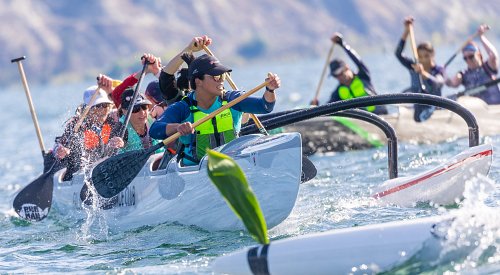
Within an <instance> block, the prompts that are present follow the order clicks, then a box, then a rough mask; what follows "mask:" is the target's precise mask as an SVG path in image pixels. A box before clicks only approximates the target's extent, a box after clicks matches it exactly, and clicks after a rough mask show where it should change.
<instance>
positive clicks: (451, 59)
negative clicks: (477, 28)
mask: <svg viewBox="0 0 500 275" xmlns="http://www.w3.org/2000/svg"><path fill="white" fill-rule="evenodd" d="M486 29H487V30H489V29H490V27H489V26H488V27H487V28H486ZM478 35H479V33H477V32H476V33H475V34H473V35H471V36H469V38H467V40H465V42H464V43H463V44H462V46H460V48H458V49H457V50H456V51H455V52H454V53H453V55H452V56H451V57H450V58H449V59H448V61H446V63H444V68H446V67H448V65H450V63H451V62H452V61H453V59H455V57H457V55H458V54H459V53H460V52H461V51H462V49H463V48H464V47H465V46H467V44H469V43H470V42H471V41H472V40H474V38H476V37H477V36H478Z"/></svg>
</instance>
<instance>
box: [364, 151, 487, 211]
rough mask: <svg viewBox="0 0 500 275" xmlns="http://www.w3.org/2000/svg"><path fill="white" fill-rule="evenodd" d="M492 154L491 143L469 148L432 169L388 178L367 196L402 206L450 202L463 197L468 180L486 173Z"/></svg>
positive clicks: (445, 203)
mask: <svg viewBox="0 0 500 275" xmlns="http://www.w3.org/2000/svg"><path fill="white" fill-rule="evenodd" d="M492 156H493V149H492V146H491V144H483V145H478V146H474V147H470V148H469V149H467V150H465V151H463V152H461V153H460V154H458V155H456V156H454V157H452V158H451V159H449V160H447V161H446V162H445V163H443V164H441V165H438V166H436V167H434V168H433V169H430V170H427V171H425V172H422V173H420V174H417V175H413V176H406V177H399V178H394V179H390V180H388V181H386V182H384V183H383V184H382V185H380V186H379V187H377V188H375V189H374V190H373V193H372V195H371V196H372V197H373V198H375V199H377V200H378V201H379V202H380V203H384V204H394V205H399V206H403V207H411V206H414V205H415V204H417V203H419V202H432V203H435V204H439V205H450V204H453V203H456V202H458V201H460V200H461V199H463V194H464V191H465V184H466V182H467V181H468V180H471V179H473V178H475V177H477V176H478V175H483V176H487V175H488V172H489V170H490V167H491V162H492Z"/></svg>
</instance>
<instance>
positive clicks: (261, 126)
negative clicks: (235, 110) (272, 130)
mask: <svg viewBox="0 0 500 275" xmlns="http://www.w3.org/2000/svg"><path fill="white" fill-rule="evenodd" d="M203 49H204V50H205V52H206V53H207V54H208V55H210V56H214V57H215V55H214V54H213V52H212V51H211V50H210V49H209V48H208V47H207V46H205V45H203ZM226 76H227V77H226V79H227V82H228V83H229V86H231V88H232V89H233V90H234V91H238V90H239V89H238V87H237V86H236V84H235V83H234V82H233V80H232V79H231V76H230V75H229V74H226ZM249 115H250V117H251V118H252V120H253V122H254V123H255V126H257V128H258V129H259V131H260V133H261V134H263V135H266V136H268V135H269V133H268V132H267V131H266V128H264V125H262V123H261V122H260V120H259V118H258V117H257V116H256V115H255V114H249Z"/></svg>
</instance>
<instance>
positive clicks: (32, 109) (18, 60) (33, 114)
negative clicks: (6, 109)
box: [10, 56, 46, 157]
mask: <svg viewBox="0 0 500 275" xmlns="http://www.w3.org/2000/svg"><path fill="white" fill-rule="evenodd" d="M24 59H26V56H21V57H18V58H14V59H12V60H11V61H10V62H12V63H14V62H15V63H17V67H18V69H19V74H20V75H21V80H22V82H23V87H24V92H25V94H26V98H27V99H28V106H29V108H30V113H31V119H32V120H33V124H34V125H35V131H36V136H37V137H38V144H39V145H40V149H41V150H42V156H43V157H45V155H46V151H45V145H44V143H43V137H42V132H41V131H40V126H39V125H38V119H37V116H36V112H35V107H34V106H33V101H32V100H31V93H30V89H29V87H28V81H27V80H26V75H25V74H24V68H23V63H22V62H21V61H22V60H24Z"/></svg>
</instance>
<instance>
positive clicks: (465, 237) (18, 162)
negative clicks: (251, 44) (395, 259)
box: [0, 53, 500, 274]
mask: <svg viewBox="0 0 500 275" xmlns="http://www.w3.org/2000/svg"><path fill="white" fill-rule="evenodd" d="M388 55H392V54H391V53H387V54H385V55H378V56H373V57H369V58H367V62H368V63H369V64H373V65H372V67H373V69H372V71H373V74H374V76H373V77H374V79H376V81H375V84H376V86H377V87H378V88H379V90H380V91H381V92H382V93H387V92H398V91H401V90H403V89H404V88H405V85H406V83H408V75H406V72H404V73H402V70H401V67H400V65H399V64H397V63H396V61H392V58H388V57H387V56H388ZM442 59H443V58H442ZM28 64H29V63H28ZM28 64H26V65H25V66H29V65H28ZM322 64H323V60H308V61H300V63H297V62H294V63H291V62H290V63H282V64H271V65H268V64H265V65H263V64H260V65H251V66H246V67H241V68H235V70H234V72H233V78H234V80H235V82H236V83H237V84H238V85H239V86H240V87H241V88H242V89H250V88H252V87H253V86H255V85H257V84H258V83H260V82H262V80H263V78H264V76H265V74H266V73H267V72H268V71H273V72H276V73H278V74H280V76H281V78H282V81H283V88H282V89H281V91H279V94H278V96H279V101H280V102H279V104H278V105H277V106H276V109H277V110H285V109H288V108H293V107H295V106H298V105H304V104H306V103H307V102H309V100H310V99H311V97H312V94H313V93H314V91H315V87H316V86H315V85H316V83H317V81H318V79H319V73H320V69H321V68H322ZM453 66H455V67H456V66H458V65H456V64H453ZM455 67H452V69H454V68H455ZM311 68H314V70H312V69H311ZM13 69H15V68H13ZM387 72H395V73H394V74H390V73H387ZM396 72H397V73H396ZM28 79H29V76H28ZM91 84H92V83H88V84H79V85H78V84H74V85H67V86H64V87H41V86H34V87H31V90H32V95H33V101H34V103H35V107H36V110H37V113H38V118H39V121H40V126H41V129H42V133H43V137H44V139H45V141H44V142H45V145H46V146H47V147H50V146H52V143H53V139H54V137H55V136H56V135H57V134H59V133H60V132H61V127H62V126H61V125H62V123H63V122H64V120H65V119H66V118H68V117H69V116H70V115H71V113H72V112H73V110H74V108H75V106H76V105H77V104H78V103H79V102H80V100H81V96H82V92H83V90H84V89H85V88H86V87H87V86H90V85H91ZM334 84H335V83H334V81H333V80H332V79H331V78H328V79H327V80H326V81H325V84H324V85H325V88H324V90H323V92H322V94H321V98H322V99H323V102H324V100H326V98H327V97H328V96H329V91H330V88H331V87H333V85H334ZM447 92H450V91H447ZM3 93H4V100H1V101H0V108H1V109H2V110H3V112H2V115H1V116H0V119H1V125H2V126H3V127H1V128H0V136H1V137H2V138H1V141H2V142H1V144H0V191H1V193H2V194H3V196H1V197H0V211H1V213H2V214H3V215H2V219H1V220H0V231H1V232H2V233H1V237H0V272H1V273H58V272H60V273H68V272H72V273H75V272H79V273H101V274H102V273H110V274H114V273H116V274H125V273H129V272H131V273H151V274H158V273H164V274H172V273H181V274H192V273H197V274H198V273H199V274H210V273H212V268H211V264H212V262H213V260H214V259H215V258H216V257H217V256H220V255H223V254H225V253H229V252H232V251H235V250H238V249H241V248H243V247H246V246H250V245H253V244H255V242H254V241H253V239H252V238H251V237H249V236H248V235H247V233H246V232H243V231H219V232H209V231H206V230H203V229H200V228H197V227H193V226H185V225H181V224H176V223H165V224H160V225H151V226H145V227H141V228H136V229H134V230H130V231H126V232H110V231H109V230H108V229H107V227H106V221H102V220H101V221H91V220H82V221H78V222H75V223H68V222H63V220H64V219H62V218H61V217H60V214H59V213H58V212H57V210H56V209H53V210H52V212H51V214H50V215H49V217H48V218H47V219H46V220H44V221H43V222H40V223H28V222H24V221H22V220H20V219H18V218H16V217H15V216H12V209H11V205H12V201H13V199H14V197H15V195H16V194H17V192H18V191H19V190H20V189H21V188H22V187H24V186H25V185H27V184H28V183H29V182H31V181H32V180H33V179H35V178H36V177H37V176H38V175H39V174H40V172H41V169H42V157H41V154H40V149H39V145H38V141H37V139H36V136H35V131H34V128H33V124H32V121H31V117H30V115H29V111H28V108H27V104H26V99H25V96H24V92H23V90H22V86H21V84H20V83H19V86H18V87H13V88H12V89H11V90H7V91H3ZM464 131H466V129H464ZM332 134H334V133H332ZM482 142H488V143H492V144H493V145H494V154H493V165H492V168H491V171H490V174H489V176H488V177H487V178H484V177H481V178H478V179H476V180H474V181H472V182H470V183H469V184H468V190H467V192H466V197H467V198H466V199H465V201H464V202H462V203H461V204H459V205H455V206H453V207H451V209H452V210H453V211H457V212H458V216H459V217H463V220H460V219H458V221H457V222H456V224H455V225H454V227H453V228H450V229H449V233H450V235H449V236H450V239H449V240H448V241H446V242H445V243H444V244H443V248H442V249H440V250H439V251H437V252H436V251H421V252H419V253H420V254H421V255H417V257H415V258H412V259H411V260H409V261H408V262H405V263H403V264H401V265H399V266H396V267H394V269H392V270H391V271H389V273H398V274H411V273H429V274H436V273H446V274H454V273H461V274H470V273H475V274H495V273H499V272H500V211H498V207H499V204H500V185H499V184H498V183H497V182H500V170H499V168H500V159H499V158H498V154H497V152H498V151H499V150H500V147H499V145H500V136H494V137H486V138H483V139H482ZM467 144H468V142H467V140H465V139H459V140H456V141H453V142H447V143H443V144H437V145H412V144H405V143H400V146H399V171H400V175H401V176H404V175H412V174H415V173H418V172H422V171H425V170H426V169H429V168H431V167H433V166H434V165H437V164H440V163H443V162H444V161H445V160H446V159H448V158H450V157H452V156H454V155H455V154H458V153H459V152H460V151H461V150H463V149H465V148H466V147H467ZM311 159H312V161H313V162H314V163H315V165H316V166H317V168H318V176H317V178H316V179H314V180H312V181H310V182H307V183H305V184H302V185H301V187H300V192H299V196H298V199H297V202H296V204H295V208H294V210H293V212H292V213H291V215H290V216H289V217H288V218H287V219H286V220H285V221H284V222H283V223H282V224H280V225H279V226H277V227H275V228H273V229H272V230H270V236H271V238H272V239H273V240H277V239H283V238H288V237H292V236H298V235H303V234H307V233H312V232H320V231H326V230H330V229H335V228H347V227H353V226H362V225H366V224H375V223H383V222H390V221H397V220H407V219H413V218H418V217H425V216H432V215H438V214H441V213H444V212H447V211H450V208H447V209H445V208H436V207H433V206H430V205H428V204H423V205H417V206H416V207H412V208H401V207H396V206H383V205H379V204H377V203H376V202H375V201H374V200H372V199H370V198H368V197H369V195H370V192H371V189H372V188H373V187H375V186H378V185H379V184H381V183H382V182H384V181H385V180H387V178H388V170H387V155H386V149H385V148H379V149H370V150H364V151H353V152H347V153H339V154H331V155H323V156H313V157H312V158H311ZM480 186H491V187H492V188H490V191H488V192H483V191H481V188H479V187H480ZM491 190H492V191H491ZM276 191H277V192H279V190H276ZM195 203H196V201H193V204H195ZM186 211H189V209H186ZM471 215H473V217H474V218H473V219H470V217H471ZM214 222H217V221H214ZM436 253H438V254H437V255H438V256H437V257H434V258H432V260H431V259H428V258H429V257H425V256H426V254H431V255H435V254H436ZM355 256H356V255H353V257H355ZM358 271H360V270H358Z"/></svg>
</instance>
